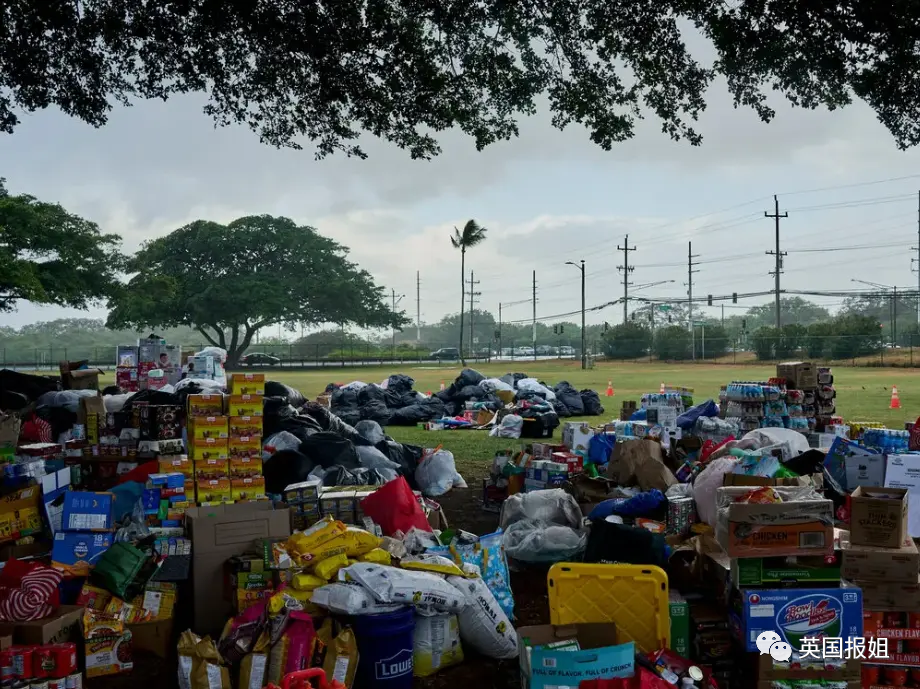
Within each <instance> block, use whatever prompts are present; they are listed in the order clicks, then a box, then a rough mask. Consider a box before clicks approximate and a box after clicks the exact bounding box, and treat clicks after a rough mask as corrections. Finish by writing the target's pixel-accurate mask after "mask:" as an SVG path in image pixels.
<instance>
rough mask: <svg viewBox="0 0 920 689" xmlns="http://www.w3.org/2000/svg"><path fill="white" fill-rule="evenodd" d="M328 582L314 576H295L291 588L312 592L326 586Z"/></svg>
mask: <svg viewBox="0 0 920 689" xmlns="http://www.w3.org/2000/svg"><path fill="white" fill-rule="evenodd" d="M325 585H326V580H325V579H322V578H320V577H318V576H315V575H313V574H305V573H302V574H295V575H294V578H293V579H292V580H291V586H293V587H294V588H295V589H297V590H298V591H312V590H313V589H316V588H319V587H320V586H325Z"/></svg>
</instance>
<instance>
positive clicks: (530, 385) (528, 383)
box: [517, 378, 556, 402]
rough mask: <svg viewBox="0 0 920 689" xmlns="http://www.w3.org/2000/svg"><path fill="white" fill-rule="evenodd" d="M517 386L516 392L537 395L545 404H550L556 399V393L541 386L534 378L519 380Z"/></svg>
mask: <svg viewBox="0 0 920 689" xmlns="http://www.w3.org/2000/svg"><path fill="white" fill-rule="evenodd" d="M517 386H518V390H523V391H524V392H536V393H539V394H540V395H542V396H543V397H544V398H545V399H546V401H547V402H552V401H553V400H554V399H556V393H555V392H553V391H552V390H550V389H549V388H548V387H546V386H545V385H542V384H541V383H540V381H539V380H537V379H536V378H521V379H520V380H519V381H518V384H517Z"/></svg>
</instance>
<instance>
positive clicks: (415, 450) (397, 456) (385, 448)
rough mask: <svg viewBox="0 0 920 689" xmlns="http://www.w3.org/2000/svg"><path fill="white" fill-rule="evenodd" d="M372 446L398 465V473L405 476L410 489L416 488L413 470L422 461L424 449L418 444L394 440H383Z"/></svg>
mask: <svg viewBox="0 0 920 689" xmlns="http://www.w3.org/2000/svg"><path fill="white" fill-rule="evenodd" d="M374 447H376V448H377V449H378V450H380V451H381V452H382V453H383V454H384V455H386V456H387V458H388V459H390V460H392V461H394V462H396V463H397V464H398V465H399V470H398V471H399V473H400V474H402V475H403V476H405V477H406V481H408V482H409V485H410V486H411V487H412V489H413V490H416V489H417V485H416V483H415V470H416V469H417V468H418V463H419V462H420V461H422V454H423V453H424V450H423V449H422V448H420V447H419V446H418V445H408V444H405V443H398V442H396V441H395V440H384V441H383V442H382V443H377V444H376V445H374Z"/></svg>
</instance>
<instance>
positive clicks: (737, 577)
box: [730, 552, 841, 588]
mask: <svg viewBox="0 0 920 689" xmlns="http://www.w3.org/2000/svg"><path fill="white" fill-rule="evenodd" d="M840 564H841V556H840V554H839V553H837V552H835V553H834V554H833V555H805V556H792V557H745V558H734V559H732V560H731V564H730V568H731V581H732V585H733V586H736V587H738V588H743V587H746V586H789V585H791V584H798V585H812V584H824V585H825V586H836V585H837V583H838V582H839V581H840Z"/></svg>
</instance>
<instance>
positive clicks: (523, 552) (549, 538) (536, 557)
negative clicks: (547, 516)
mask: <svg viewBox="0 0 920 689" xmlns="http://www.w3.org/2000/svg"><path fill="white" fill-rule="evenodd" d="M587 541H588V537H587V534H586V533H585V532H584V531H583V530H581V529H573V528H570V527H568V526H559V525H556V524H548V523H546V522H542V521H535V520H533V519H523V520H521V521H519V522H515V523H514V524H512V525H511V526H509V527H508V530H507V531H505V534H504V535H503V536H502V545H503V546H504V548H505V553H507V555H508V557H510V558H513V559H515V560H520V561H521V562H566V561H569V560H571V559H572V558H574V557H575V556H576V555H578V554H579V553H580V552H581V551H583V550H584V549H585V544H586V543H587Z"/></svg>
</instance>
